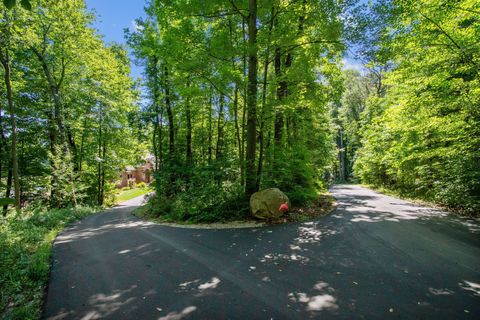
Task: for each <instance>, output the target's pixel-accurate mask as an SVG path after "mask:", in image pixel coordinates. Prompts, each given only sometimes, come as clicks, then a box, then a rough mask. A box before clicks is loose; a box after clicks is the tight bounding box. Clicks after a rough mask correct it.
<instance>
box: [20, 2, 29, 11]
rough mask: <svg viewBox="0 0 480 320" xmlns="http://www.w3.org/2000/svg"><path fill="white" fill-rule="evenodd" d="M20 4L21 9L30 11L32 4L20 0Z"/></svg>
mask: <svg viewBox="0 0 480 320" xmlns="http://www.w3.org/2000/svg"><path fill="white" fill-rule="evenodd" d="M20 3H21V4H22V7H23V8H24V9H25V10H28V11H30V10H32V4H31V3H30V0H21V2H20Z"/></svg>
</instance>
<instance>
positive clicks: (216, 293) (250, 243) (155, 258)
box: [44, 185, 480, 319]
mask: <svg viewBox="0 0 480 320" xmlns="http://www.w3.org/2000/svg"><path fill="white" fill-rule="evenodd" d="M331 191H332V193H333V195H334V196H335V197H336V198H337V199H338V202H339V207H338V209H337V210H336V211H335V212H333V213H332V214H330V215H329V216H327V217H323V218H320V219H318V220H316V221H313V222H307V223H294V224H287V225H279V226H271V227H265V228H256V229H224V230H194V229H180V228H172V227H166V226H160V225H156V224H153V223H149V222H145V221H142V220H139V219H137V218H135V217H133V216H132V215H131V214H130V213H131V211H132V210H133V209H134V208H135V206H137V205H138V204H139V202H140V199H134V200H131V201H129V202H126V203H124V204H123V205H122V206H119V207H116V208H114V209H111V210H108V211H106V212H104V213H101V214H97V215H94V216H91V217H88V218H86V219H84V220H82V221H81V222H79V223H76V224H74V225H72V226H71V227H70V228H68V229H66V230H65V231H64V232H62V233H61V234H60V235H59V236H58V237H57V239H56V242H55V245H54V252H53V259H54V263H53V269H52V275H51V280H50V285H49V289H48V297H47V302H46V307H45V313H44V317H45V318H49V319H97V318H102V319H104V318H110V319H187V318H190V319H272V318H273V319H308V318H322V319H329V318H335V319H337V318H338V319H362V318H366V319H387V318H395V319H480V224H479V223H478V222H477V221H472V220H466V219H459V218H456V217H452V216H448V215H446V214H444V213H441V212H438V211H436V210H433V209H429V208H424V207H419V206H416V205H413V204H411V203H409V202H406V201H402V200H399V199H396V198H393V197H388V196H385V195H381V194H378V193H375V192H373V191H371V190H368V189H365V188H362V187H359V186H354V185H339V186H335V187H334V188H332V190H331Z"/></svg>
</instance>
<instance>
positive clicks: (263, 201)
mask: <svg viewBox="0 0 480 320" xmlns="http://www.w3.org/2000/svg"><path fill="white" fill-rule="evenodd" d="M283 204H286V205H287V209H288V207H289V206H290V201H289V200H288V197H287V196H286V195H285V193H283V192H282V191H280V189H278V188H270V189H265V190H261V191H258V192H255V193H254V194H252V196H251V197H250V210H251V212H252V215H253V216H254V217H256V218H259V219H277V218H279V217H281V216H282V215H283V213H284V212H285V209H284V208H285V206H283V207H282V205H283Z"/></svg>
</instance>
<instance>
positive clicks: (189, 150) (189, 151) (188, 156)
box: [185, 78, 193, 166]
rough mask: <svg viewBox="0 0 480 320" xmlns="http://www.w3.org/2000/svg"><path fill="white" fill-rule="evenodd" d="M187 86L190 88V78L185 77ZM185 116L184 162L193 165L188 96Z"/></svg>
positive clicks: (190, 115) (188, 97)
mask: <svg viewBox="0 0 480 320" xmlns="http://www.w3.org/2000/svg"><path fill="white" fill-rule="evenodd" d="M187 88H190V78H188V79H187ZM185 116H186V118H187V119H186V120H187V136H186V140H187V150H186V155H185V158H186V162H187V166H191V165H193V153H192V112H191V108H190V96H189V95H188V96H187V98H186V99H185Z"/></svg>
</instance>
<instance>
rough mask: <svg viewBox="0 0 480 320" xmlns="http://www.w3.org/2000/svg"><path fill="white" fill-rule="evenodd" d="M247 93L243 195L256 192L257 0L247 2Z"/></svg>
mask: <svg viewBox="0 0 480 320" xmlns="http://www.w3.org/2000/svg"><path fill="white" fill-rule="evenodd" d="M248 9H249V16H248V49H249V50H248V92H247V107H248V110H247V111H248V116H247V150H246V154H245V160H246V172H245V194H246V196H247V197H250V196H251V195H252V194H253V193H254V192H256V191H257V178H256V175H257V172H256V170H255V169H256V168H255V152H256V143H257V132H256V131H257V123H256V121H257V119H256V118H257V63H258V61H257V54H258V48H257V0H249V1H248Z"/></svg>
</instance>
